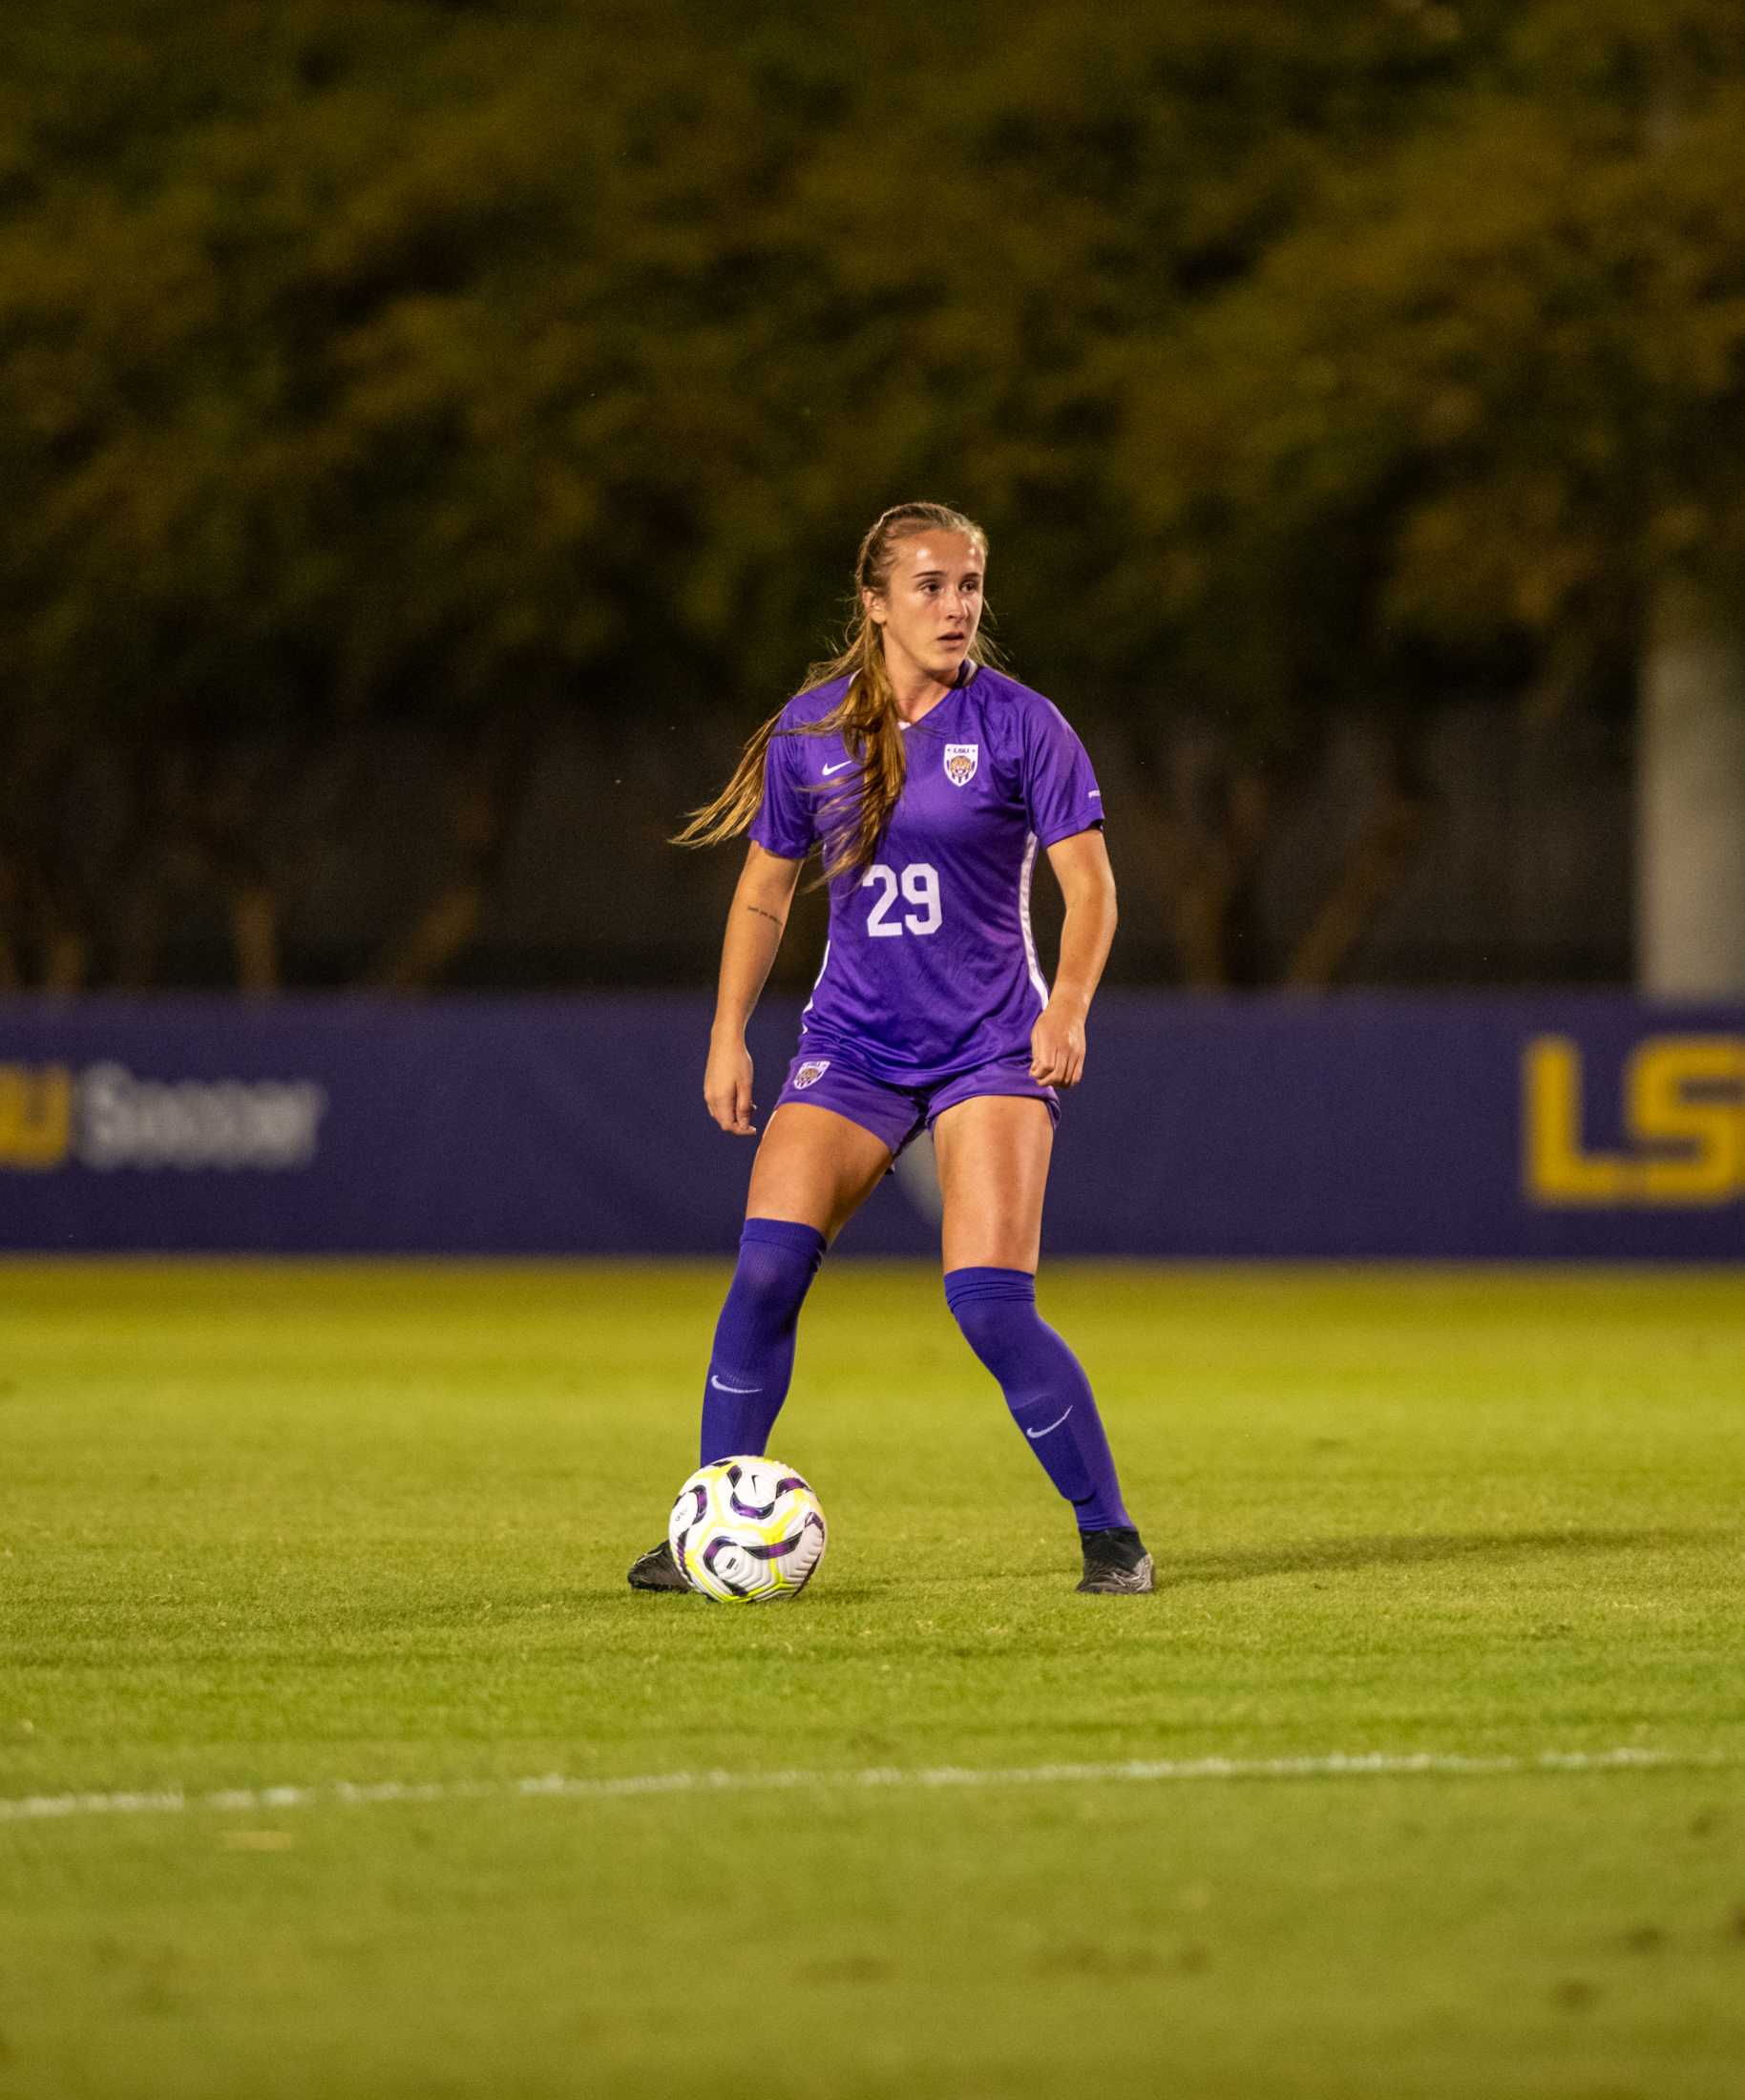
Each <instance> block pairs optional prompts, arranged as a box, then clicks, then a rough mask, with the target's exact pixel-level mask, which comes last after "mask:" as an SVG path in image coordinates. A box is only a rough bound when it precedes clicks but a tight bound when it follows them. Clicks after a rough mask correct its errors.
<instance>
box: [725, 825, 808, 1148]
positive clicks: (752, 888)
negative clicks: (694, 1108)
mask: <svg viewBox="0 0 1745 2100" xmlns="http://www.w3.org/2000/svg"><path fill="white" fill-rule="evenodd" d="M801 865H802V864H801V863H800V862H799V861H797V860H784V859H782V857H781V856H780V854H778V853H770V852H766V851H765V850H764V849H763V847H761V846H759V845H757V844H756V843H755V842H754V843H753V844H752V846H751V848H750V850H749V851H748V852H747V853H746V865H745V867H744V868H743V869H742V870H741V872H740V877H739V884H738V887H737V888H736V889H735V890H734V892H733V904H732V909H731V910H730V911H729V912H728V914H727V930H726V933H725V936H724V937H723V940H722V943H721V977H720V981H719V983H718V985H717V988H716V993H715V1025H714V1027H713V1028H712V1029H711V1030H710V1031H709V1061H708V1064H707V1066H706V1067H705V1068H704V1075H703V1098H704V1101H705V1102H706V1103H708V1110H709V1114H710V1115H711V1116H713V1117H714V1119H715V1121H716V1122H717V1123H718V1124H720V1125H721V1127H722V1128H723V1129H724V1130H730V1131H732V1132H733V1134H734V1135H735V1136H736V1137H742V1138H748V1137H751V1136H753V1135H754V1134H755V1133H754V1132H753V1130H752V1126H751V1111H752V1107H753V1103H752V1100H751V1053H750V1052H749V1051H748V1050H747V1049H746V1022H747V1021H748V1020H749V1019H751V1009H752V1008H753V1007H754V1006H755V1005H756V1004H757V1000H758V994H759V993H760V992H762V990H763V989H764V980H765V978H766V977H768V975H769V966H770V964H771V963H772V962H774V960H775V952H776V950H777V949H778V948H779V947H780V946H781V945H782V935H783V933H784V931H785V930H786V928H787V925H788V907H789V906H790V905H791V904H792V903H793V893H794V889H795V886H796V885H797V884H798V882H799V880H800V868H801Z"/></svg>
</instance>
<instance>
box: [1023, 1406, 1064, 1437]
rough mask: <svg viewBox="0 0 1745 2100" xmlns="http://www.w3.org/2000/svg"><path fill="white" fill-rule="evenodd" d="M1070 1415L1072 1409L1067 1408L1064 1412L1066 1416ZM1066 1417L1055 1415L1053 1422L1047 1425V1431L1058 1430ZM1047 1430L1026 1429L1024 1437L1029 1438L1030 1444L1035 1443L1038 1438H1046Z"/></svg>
mask: <svg viewBox="0 0 1745 2100" xmlns="http://www.w3.org/2000/svg"><path fill="white" fill-rule="evenodd" d="M1071 1413H1072V1409H1071V1408H1070V1407H1069V1408H1068V1409H1067V1410H1066V1415H1070V1414H1071ZM1066 1415H1057V1416H1056V1417H1055V1418H1054V1419H1053V1421H1051V1422H1050V1423H1049V1424H1048V1429H1059V1428H1060V1426H1061V1424H1062V1422H1063V1421H1064V1420H1065V1419H1066ZM1048 1429H1026V1430H1025V1431H1024V1435H1025V1436H1026V1437H1028V1438H1029V1439H1030V1441H1031V1442H1032V1443H1035V1441H1036V1439H1038V1438H1039V1437H1045V1436H1047V1434H1048Z"/></svg>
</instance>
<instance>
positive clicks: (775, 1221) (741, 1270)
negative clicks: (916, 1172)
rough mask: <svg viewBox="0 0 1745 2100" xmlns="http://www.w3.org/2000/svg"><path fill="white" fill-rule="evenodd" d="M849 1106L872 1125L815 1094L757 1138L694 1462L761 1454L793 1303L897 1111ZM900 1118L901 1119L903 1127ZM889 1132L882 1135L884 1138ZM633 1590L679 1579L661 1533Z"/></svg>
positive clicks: (858, 1200)
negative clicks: (697, 1458) (698, 1453)
mask: <svg viewBox="0 0 1745 2100" xmlns="http://www.w3.org/2000/svg"><path fill="white" fill-rule="evenodd" d="M849 1105H851V1106H852V1107H853V1108H854V1110H855V1113H856V1114H864V1115H866V1116H868V1118H869V1120H870V1121H872V1122H874V1123H878V1124H881V1125H882V1126H883V1128H884V1132H885V1134H884V1135H881V1134H880V1131H879V1130H878V1129H873V1128H869V1127H867V1124H862V1123H856V1122H854V1121H853V1120H851V1117H849V1116H847V1115H843V1114H841V1113H839V1112H837V1111H836V1110H833V1109H830V1108H826V1107H824V1106H823V1105H822V1104H819V1103H790V1102H788V1101H786V1100H784V1101H782V1102H780V1103H778V1104H777V1106H776V1108H775V1110H774V1112H773V1113H772V1114H771V1116H770V1118H769V1121H768V1123H767V1124H766V1125H765V1127H764V1135H763V1137H762V1138H761V1140H760V1141H759V1143H758V1149H757V1159H756V1162H755V1163H754V1165H753V1166H752V1169H751V1187H750V1192H749V1194H748V1195H747V1198H746V1223H745V1228H744V1229H743V1231H742V1232H741V1235H740V1243H739V1260H738V1262H737V1264H736V1265H735V1267H734V1271H733V1280H732V1282H731V1284H730V1285H729V1286H728V1288H727V1295H726V1300H725V1303H724V1305H723V1306H722V1309H721V1317H720V1318H719V1319H718V1320H717V1321H716V1323H715V1339H714V1343H713V1346H712V1347H711V1349H710V1351H709V1368H708V1370H707V1371H706V1372H705V1373H704V1387H703V1426H702V1435H701V1438H700V1449H701V1451H702V1454H703V1456H702V1460H701V1463H703V1464H704V1465H709V1464H711V1463H713V1461H714V1460H717V1459H725V1458H732V1457H736V1456H738V1455H739V1454H741V1453H744V1452H762V1451H763V1450H764V1448H765V1446H766V1444H767V1442H768V1440H769V1432H770V1431H771V1430H772V1429H773V1428H774V1426H775V1418H776V1417H777V1415H779V1414H780V1412H781V1409H782V1402H783V1401H784V1400H785V1399H786V1398H787V1397H788V1382H789V1380H790V1379H791V1377H792V1376H793V1356H794V1338H795V1332H796V1330H797V1328H798V1326H799V1320H800V1308H801V1306H802V1305H804V1303H805V1302H806V1293H807V1292H808V1291H809V1290H810V1288H811V1281H812V1278H813V1277H814V1276H815V1275H816V1274H817V1272H818V1266H819V1264H820V1263H821V1262H822V1261H823V1259H824V1252H825V1249H826V1248H827V1247H828V1246H829V1245H830V1241H831V1240H832V1239H834V1238H835V1236H836V1234H837V1233H838V1232H839V1231H841V1229H842V1228H843V1227H844V1226H845V1225H846V1224H847V1223H848V1221H849V1219H850V1218H851V1217H852V1216H853V1214H854V1212H855V1211H856V1210H857V1209H859V1208H860V1206H861V1205H862V1203H864V1202H865V1201H866V1199H867V1197H868V1196H869V1195H870V1194H871V1192H872V1190H873V1189H874V1188H875V1187H877V1186H878V1183H879V1180H880V1178H881V1177H882V1176H883V1175H884V1174H885V1172H886V1171H887V1169H888V1168H889V1167H890V1165H891V1161H892V1156H893V1153H894V1149H895V1146H896V1145H898V1144H900V1143H901V1142H902V1138H901V1135H897V1136H894V1137H893V1136H892V1131H893V1129H894V1123H895V1121H896V1120H897V1117H898V1115H899V1114H902V1113H906V1114H907V1117H908V1122H909V1123H911V1124H912V1123H913V1122H914V1119H915V1109H914V1107H913V1104H903V1105H902V1107H900V1108H894V1106H893V1104H892V1103H888V1102H887V1103H877V1102H876V1101H874V1100H872V1097H870V1096H869V1098H868V1100H867V1101H866V1102H862V1101H860V1100H859V1099H858V1097H856V1099H854V1100H853V1101H851V1103H849ZM907 1127H908V1124H905V1134H906V1130H907ZM888 1138H890V1139H891V1142H887V1139H888ZM630 1586H631V1588H632V1589H656V1590H682V1589H685V1588H687V1587H688V1585H687V1584H686V1582H685V1580H684V1577H683V1575H682V1574H681V1573H680V1572H679V1568H678V1565H677V1564H676V1563H675V1562H674V1560H673V1557H672V1554H671V1551H670V1550H669V1548H668V1546H667V1543H666V1541H665V1540H664V1539H662V1541H661V1543H660V1544H659V1545H656V1546H653V1547H651V1548H650V1550H649V1551H648V1552H646V1553H644V1554H642V1555H641V1558H640V1559H639V1560H638V1561H637V1562H636V1563H635V1564H634V1565H632V1567H631V1570H630Z"/></svg>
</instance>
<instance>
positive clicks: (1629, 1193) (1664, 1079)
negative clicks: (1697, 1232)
mask: <svg viewBox="0 0 1745 2100" xmlns="http://www.w3.org/2000/svg"><path fill="white" fill-rule="evenodd" d="M1522 1096H1523V1098H1522V1134H1523V1159H1522V1167H1523V1180H1524V1186H1525V1191H1526V1195H1527V1197H1528V1199H1529V1201H1531V1202H1533V1203H1535V1204H1540V1205H1543V1206H1545V1208H1571V1207H1573V1208H1584V1209H1592V1210H1597V1209H1607V1208H1612V1209H1624V1208H1632V1209H1672V1208H1685V1209H1694V1208H1716V1207H1718V1206H1719V1205H1722V1204H1727V1203H1732V1202H1734V1201H1735V1200H1736V1199H1738V1198H1739V1197H1742V1196H1745V1036H1649V1037H1646V1038H1645V1039H1644V1040H1642V1041H1641V1042H1639V1043H1638V1044H1637V1045H1636V1047H1635V1049H1634V1050H1633V1051H1632V1052H1631V1053H1630V1055H1629V1060H1628V1061H1627V1062H1626V1064H1625V1067H1624V1076H1623V1099H1622V1104H1621V1105H1622V1108H1623V1127H1624V1133H1625V1136H1626V1139H1627V1141H1628V1142H1627V1144H1626V1145H1624V1146H1623V1147H1621V1148H1620V1149H1618V1150H1615V1151H1613V1150H1608V1149H1603V1148H1595V1149H1591V1150H1590V1149H1588V1148H1587V1145H1586V1142H1585V1136H1584V1132H1585V1126H1586V1121H1587V1118H1586V1115H1585V1108H1586V1105H1587V1104H1586V1103H1585V1101H1584V1082H1583V1071H1582V1053H1581V1049H1580V1046H1579V1045H1578V1044H1576V1043H1575V1042H1573V1041H1572V1040H1570V1039H1569V1038H1568V1037H1567V1036H1535V1037H1534V1038H1533V1039H1532V1040H1530V1041H1529V1042H1528V1044H1527V1046H1526V1051H1525V1055H1524V1060H1523V1065H1522Z"/></svg>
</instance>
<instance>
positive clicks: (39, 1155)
mask: <svg viewBox="0 0 1745 2100" xmlns="http://www.w3.org/2000/svg"><path fill="white" fill-rule="evenodd" d="M708 1019H709V1006H708V1002H707V1000H706V999H704V998H697V997H693V996H689V995H685V996H678V995H674V996H635V997H629V996H626V997H618V996H613V997H599V998H550V999H514V1000H500V1001H499V1000H485V999H476V1000H473V999H448V1000H437V1001H432V1002H431V1003H428V1004H410V1003H399V1002H393V1001H389V1000H372V999H368V998H331V999H312V998H309V999H305V998H291V999H284V1000H280V1001H274V1002H270V1003H260V1004H248V1003H244V1002H242V1001H239V1000H233V999H191V998H166V999H162V1000H151V1001H121V1000H111V999H103V998H93V999H89V1000H82V1001H73V1002H56V1001H50V1000H36V999H25V998H18V999H10V1000H0V1249H6V1250H12V1251H36V1252H56V1251H59V1252H67V1253H98V1252H121V1251H140V1252H212V1253H218V1252H240V1253H284V1254H343V1253H376V1254H385V1253H408V1254H411V1253H429V1254H548V1255H562V1254H704V1255H722V1254H726V1253H728V1252H730V1250H731V1249H732V1247H733V1245H734V1242H735V1239H736V1236H737V1232H738V1226H739V1219H740V1215H741V1211H742V1208H743V1205H744V1199H745V1188H746V1173H747V1170H748V1168H749V1166H750V1159H751V1145H750V1144H749V1142H748V1141H746V1140H736V1139H731V1138H727V1137H725V1136H723V1135H722V1134H721V1133H720V1132H718V1131H717V1130H716V1129H715V1128H714V1126H713V1124H710V1123H709V1121H708V1120H707V1118H706V1116H705V1114H704V1108H703V1103H702V1068H703V1053H704V1042H705V1040H706V1035H707V1028H708ZM794 1029H795V1015H794V1014H793V1013H792V1012H791V1011H788V1010H777V1011H773V1012H771V1013H768V1014H766V1015H765V1016H763V1017H761V1018H760V1019H759V1020H758V1021H757V1023H756V1024H755V1028H754V1032H753V1039H752V1050H753V1054H754V1056H755V1058H756V1060H757V1070H758V1096H759V1100H760V1101H761V1102H762V1103H765V1104H766V1106H767V1103H768V1102H769V1101H770V1100H772V1099H773V1097H774V1094H775V1092H776V1088H777V1086H778V1084H779V1082H780V1076H781V1073H782V1071H783V1069H784V1067H785V1065H786V1062H787V1060H788V1056H789V1055H790V1054H791V1050H792V1045H793V1040H794ZM936 1216H937V1190H936V1186H935V1185H934V1183H933V1181H932V1174H931V1156H930V1148H928V1147H927V1146H926V1145H916V1146H912V1147H911V1153H910V1155H909V1156H908V1157H906V1159H905V1162H904V1164H903V1166H902V1168H901V1169H900V1170H899V1172H898V1174H897V1175H895V1176H894V1177H893V1178H892V1180H891V1181H890V1182H889V1183H888V1184H887V1185H886V1187H884V1188H882V1189H881V1190H880V1191H879V1192H878V1193H877V1194H876V1195H875V1196H874V1197H873V1198H872V1201H871V1202H870V1203H869V1204H868V1206H867V1207H866V1209H865V1210H864V1211H863V1212H862V1214H861V1216H860V1217H859V1218H857V1219H856V1220H855V1221H854V1223H853V1224H852V1225H851V1227H850V1228H849V1229H848V1231H847V1233H846V1234H845V1235H844V1239H843V1243H842V1245H843V1250H844V1251H846V1252H855V1253H922V1252H926V1251H930V1250H933V1249H934V1248H935V1247H936V1244H937V1233H936ZM1047 1248H1048V1251H1049V1252H1050V1253H1052V1254H1103V1255H1125V1254H1132V1255H1154V1256H1172V1255H1173V1256H1196V1257H1216V1258H1242V1257H1248V1256H1267V1257H1284V1258H1317V1257H1350V1258H1375V1257H1382V1258H1385V1257H1390V1256H1398V1257H1418V1258H1456V1259H1486V1260H1487V1259H1499V1258H1509V1257H1516V1256H1535V1257H1560V1258H1561V1257H1575V1258H1581V1257H1600V1258H1625V1259H1650V1260H1703V1261H1733V1260H1737V1259H1739V1258H1740V1256H1741V1255H1745V1007H1726V1008H1721V1007H1709V1008H1705V1007H1684V1006H1655V1007H1650V1006H1646V1005H1642V1004H1639V1003H1637V1002H1635V1001H1633V1000H1630V999H1627V998H1611V997H1589V996H1573V995H1572V996H1545V997H1513V998H1456V997H1447V998H1417V997H1415V998H1379V997H1367V996H1356V995H1353V996H1346V997H1336V998H1327V999H1322V1000H1314V1001H1310V1000H1298V999H1286V998H1258V997H1257V998H1241V999H1204V998H1178V997H1166V996H1160V995H1150V994H1132V993H1125V994H1124V993H1110V994H1105V995H1104V998H1102V999H1100V1000H1099V1002H1098V1005H1097V1009H1096V1012H1095V1014H1094V1016H1093V1018H1092V1023H1091V1030H1090V1057H1089V1062H1088V1067H1087V1077H1086V1080H1085V1082H1084V1084H1083V1086H1082V1087H1081V1088H1080V1089H1079V1090H1078V1091H1077V1092H1076V1093H1075V1094H1073V1095H1071V1096H1069V1097H1067V1100H1066V1103H1065V1112H1064V1115H1063V1118H1062V1127H1061V1137H1060V1143H1059V1146H1058V1148H1057V1152H1056V1164H1055V1169H1054V1178H1053V1185H1052V1187H1051V1190H1050V1196H1049V1208H1048V1225H1047Z"/></svg>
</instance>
